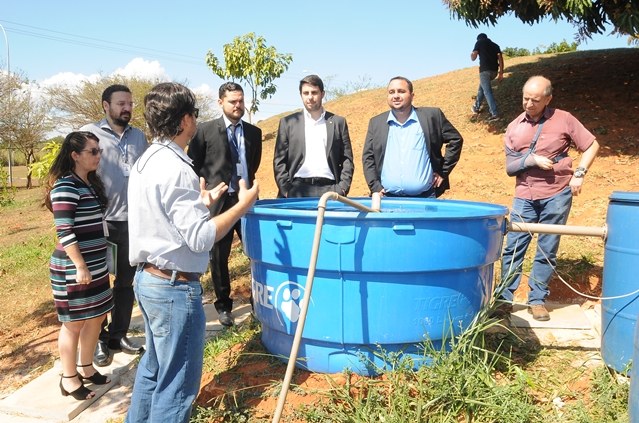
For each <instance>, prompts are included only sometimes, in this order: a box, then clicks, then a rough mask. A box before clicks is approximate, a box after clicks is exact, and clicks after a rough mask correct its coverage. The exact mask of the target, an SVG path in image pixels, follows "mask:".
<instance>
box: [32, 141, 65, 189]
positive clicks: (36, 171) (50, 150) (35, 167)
mask: <svg viewBox="0 0 639 423" xmlns="http://www.w3.org/2000/svg"><path fill="white" fill-rule="evenodd" d="M63 141H64V138H62V137H55V138H52V139H50V140H49V141H47V142H46V144H45V145H44V147H42V157H40V160H38V161H37V162H35V163H33V164H32V165H31V167H30V168H29V170H30V172H31V173H32V174H33V176H34V177H36V178H38V179H40V180H44V179H45V178H46V177H47V175H48V174H49V169H51V165H53V161H54V160H55V158H56V157H57V156H58V152H59V151H60V148H61V147H62V142H63Z"/></svg>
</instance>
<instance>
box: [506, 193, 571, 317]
mask: <svg viewBox="0 0 639 423" xmlns="http://www.w3.org/2000/svg"><path fill="white" fill-rule="evenodd" d="M571 206H572V192H571V191H570V187H567V188H566V189H564V190H563V191H561V192H560V193H558V194H556V195H554V196H552V197H550V198H545V199H543V200H524V199H522V198H515V200H514V201H513V208H512V211H511V213H510V220H511V222H527V223H546V224H554V225H565V224H566V221H567V220H568V214H569V213H570V207H571ZM531 240H532V234H530V233H528V232H508V237H507V240H506V247H505V248H504V253H503V256H502V261H501V280H502V283H504V282H505V283H506V284H507V286H506V287H505V288H504V290H503V291H502V293H501V298H502V299H504V300H506V301H513V298H514V293H515V291H516V290H517V287H518V286H519V282H520V281H521V272H522V263H523V262H524V256H525V255H526V250H527V249H528V245H529V244H530V241H531ZM559 240H560V236H559V235H551V234H539V236H538V238H537V253H536V254H535V260H534V262H533V266H532V270H531V272H530V277H529V278H528V285H529V286H530V292H529V293H528V304H530V305H535V304H544V303H545V301H546V297H547V296H548V293H549V291H548V282H549V281H550V277H551V276H552V274H553V271H554V268H555V266H556V265H557V250H558V249H559Z"/></svg>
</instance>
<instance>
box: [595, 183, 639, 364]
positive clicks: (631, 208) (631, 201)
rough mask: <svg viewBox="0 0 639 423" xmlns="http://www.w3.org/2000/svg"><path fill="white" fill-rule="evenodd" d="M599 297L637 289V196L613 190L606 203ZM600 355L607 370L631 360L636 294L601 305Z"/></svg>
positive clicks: (638, 302) (637, 304)
mask: <svg viewBox="0 0 639 423" xmlns="http://www.w3.org/2000/svg"><path fill="white" fill-rule="evenodd" d="M606 222H607V224H608V236H607V238H606V247H605V250H604V269H603V284H602V295H603V296H604V297H615V296H621V295H624V294H628V293H631V292H633V291H637V290H639V277H637V275H638V274H639V193H637V192H621V191H615V192H613V193H612V195H610V202H609V203H608V214H607V218H606ZM601 310H602V313H601V328H602V336H601V356H602V357H603V360H604V362H605V363H606V365H608V366H609V367H611V368H613V369H615V370H616V371H618V372H622V371H624V370H625V368H626V366H627V365H628V362H629V361H630V359H631V358H632V352H633V334H634V333H635V326H636V323H637V315H639V293H637V294H634V295H632V296H630V297H624V298H619V299H614V300H602V302H601Z"/></svg>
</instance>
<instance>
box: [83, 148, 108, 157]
mask: <svg viewBox="0 0 639 423" xmlns="http://www.w3.org/2000/svg"><path fill="white" fill-rule="evenodd" d="M80 151H88V152H89V153H91V155H92V156H97V155H98V154H102V152H103V151H104V150H103V149H101V148H87V149H85V150H80Z"/></svg>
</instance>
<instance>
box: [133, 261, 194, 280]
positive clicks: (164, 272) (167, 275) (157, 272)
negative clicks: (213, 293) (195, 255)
mask: <svg viewBox="0 0 639 423" xmlns="http://www.w3.org/2000/svg"><path fill="white" fill-rule="evenodd" d="M144 270H145V271H146V272H147V273H150V274H152V275H154V276H157V277H158V278H162V279H167V280H171V278H172V277H173V270H168V269H160V268H159V267H157V266H156V265H154V264H151V263H144ZM200 276H201V274H200V273H195V272H180V271H178V272H177V274H176V275H175V280H176V281H180V282H193V281H199V280H200Z"/></svg>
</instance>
